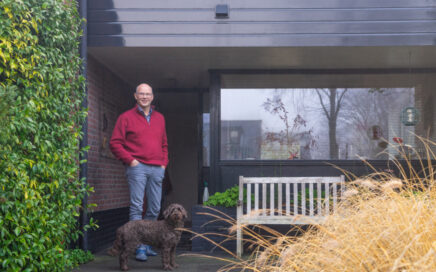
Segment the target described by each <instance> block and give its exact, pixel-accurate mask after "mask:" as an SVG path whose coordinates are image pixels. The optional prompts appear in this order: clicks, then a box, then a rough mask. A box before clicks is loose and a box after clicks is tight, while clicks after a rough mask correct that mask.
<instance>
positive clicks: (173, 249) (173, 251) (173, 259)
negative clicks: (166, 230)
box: [170, 246, 179, 269]
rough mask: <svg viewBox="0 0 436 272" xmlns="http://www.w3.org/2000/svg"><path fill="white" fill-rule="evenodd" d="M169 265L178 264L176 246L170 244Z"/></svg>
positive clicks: (174, 265)
mask: <svg viewBox="0 0 436 272" xmlns="http://www.w3.org/2000/svg"><path fill="white" fill-rule="evenodd" d="M170 265H171V267H172V268H173V269H174V268H177V267H178V266H179V265H178V264H176V246H172V247H171V251H170Z"/></svg>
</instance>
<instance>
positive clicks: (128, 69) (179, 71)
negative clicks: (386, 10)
mask: <svg viewBox="0 0 436 272" xmlns="http://www.w3.org/2000/svg"><path fill="white" fill-rule="evenodd" d="M88 53H89V54H90V55H91V56H93V57H94V58H96V59H97V60H98V61H99V62H101V63H103V64H104V65H105V66H107V67H108V68H109V69H110V70H112V71H113V72H115V73H116V74H118V75H119V76H120V77H121V78H123V79H124V80H126V81H127V82H128V83H129V84H131V85H132V86H136V85H137V84H138V83H140V82H148V83H150V84H151V85H152V86H153V87H154V88H188V89H189V88H207V87H208V86H209V73H208V71H209V70H210V69H348V68H364V69H371V68H386V69H390V68H406V69H409V68H435V67H436V47H435V46H420V47H247V48H243V47H234V48H229V47H220V48H219V47H198V48H196V47H177V48H174V47H172V48H162V47H160V48H156V47H90V48H88Z"/></svg>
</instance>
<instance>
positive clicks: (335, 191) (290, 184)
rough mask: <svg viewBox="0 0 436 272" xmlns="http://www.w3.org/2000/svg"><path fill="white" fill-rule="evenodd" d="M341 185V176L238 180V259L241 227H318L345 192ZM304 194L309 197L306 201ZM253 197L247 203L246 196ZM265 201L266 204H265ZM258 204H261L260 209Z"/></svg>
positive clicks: (248, 198)
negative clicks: (271, 225) (270, 225)
mask: <svg viewBox="0 0 436 272" xmlns="http://www.w3.org/2000/svg"><path fill="white" fill-rule="evenodd" d="M283 185H284V188H283ZM344 185H345V177H344V176H343V175H342V176H337V177H262V178H259V177H243V176H240V177H239V201H238V206H237V211H236V222H237V230H236V253H237V255H238V256H239V257H240V256H241V255H242V249H243V247H242V229H241V226H242V225H259V224H288V225H312V224H320V223H322V222H323V221H324V220H325V218H326V216H327V215H328V214H329V213H330V212H332V211H334V210H335V209H336V206H337V202H338V196H339V195H340V194H341V192H342V191H343V190H344V189H345V186H344ZM244 188H245V189H246V190H247V201H246V203H244ZM276 189H277V194H276V192H275V190H276ZM322 191H324V192H325V194H324V196H323V195H322V193H320V192H322ZM307 192H308V194H309V197H308V198H307V199H306V193H307ZM253 193H254V203H252V201H250V196H251V195H252V194H253ZM314 193H316V196H314ZM283 196H284V197H283ZM299 196H300V201H299ZM268 197H269V200H267V198H268ZM259 202H262V206H261V207H260V206H259ZM267 202H269V203H267ZM291 202H292V203H291ZM268 204H269V205H268ZM244 206H245V207H244ZM244 208H245V209H244Z"/></svg>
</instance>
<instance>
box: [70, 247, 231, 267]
mask: <svg viewBox="0 0 436 272" xmlns="http://www.w3.org/2000/svg"><path fill="white" fill-rule="evenodd" d="M185 254H193V253H192V252H177V255H176V262H177V264H179V267H178V268H176V269H174V270H173V271H174V272H197V271H198V272H200V271H201V272H213V271H217V270H218V269H220V268H221V267H223V266H224V265H226V264H227V262H224V261H221V260H218V259H216V258H208V257H200V256H187V255H185ZM203 255H207V253H204V254H203ZM213 256H214V257H218V258H219V257H223V258H226V259H228V258H229V256H228V255H224V254H223V253H216V254H215V253H214V254H213ZM73 271H74V272H106V271H121V270H120V266H119V263H118V257H112V256H109V255H107V254H106V253H105V251H103V252H100V253H96V254H95V259H94V261H92V262H90V263H87V264H84V265H81V266H80V267H79V268H76V269H74V270H73ZM129 271H132V272H134V271H147V272H148V271H159V272H162V271H164V270H162V262H161V257H160V255H158V256H156V257H149V258H148V261H147V262H138V261H136V260H135V259H134V256H133V255H132V256H131V258H130V259H129ZM232 271H235V270H232Z"/></svg>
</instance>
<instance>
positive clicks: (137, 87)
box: [135, 83, 154, 94]
mask: <svg viewBox="0 0 436 272" xmlns="http://www.w3.org/2000/svg"><path fill="white" fill-rule="evenodd" d="M142 85H146V86H148V87H150V89H151V93H152V94H154V92H153V88H152V87H151V85H150V84H147V83H140V84H138V86H136V89H135V92H136V93H137V92H138V89H139V87H140V86H142Z"/></svg>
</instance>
